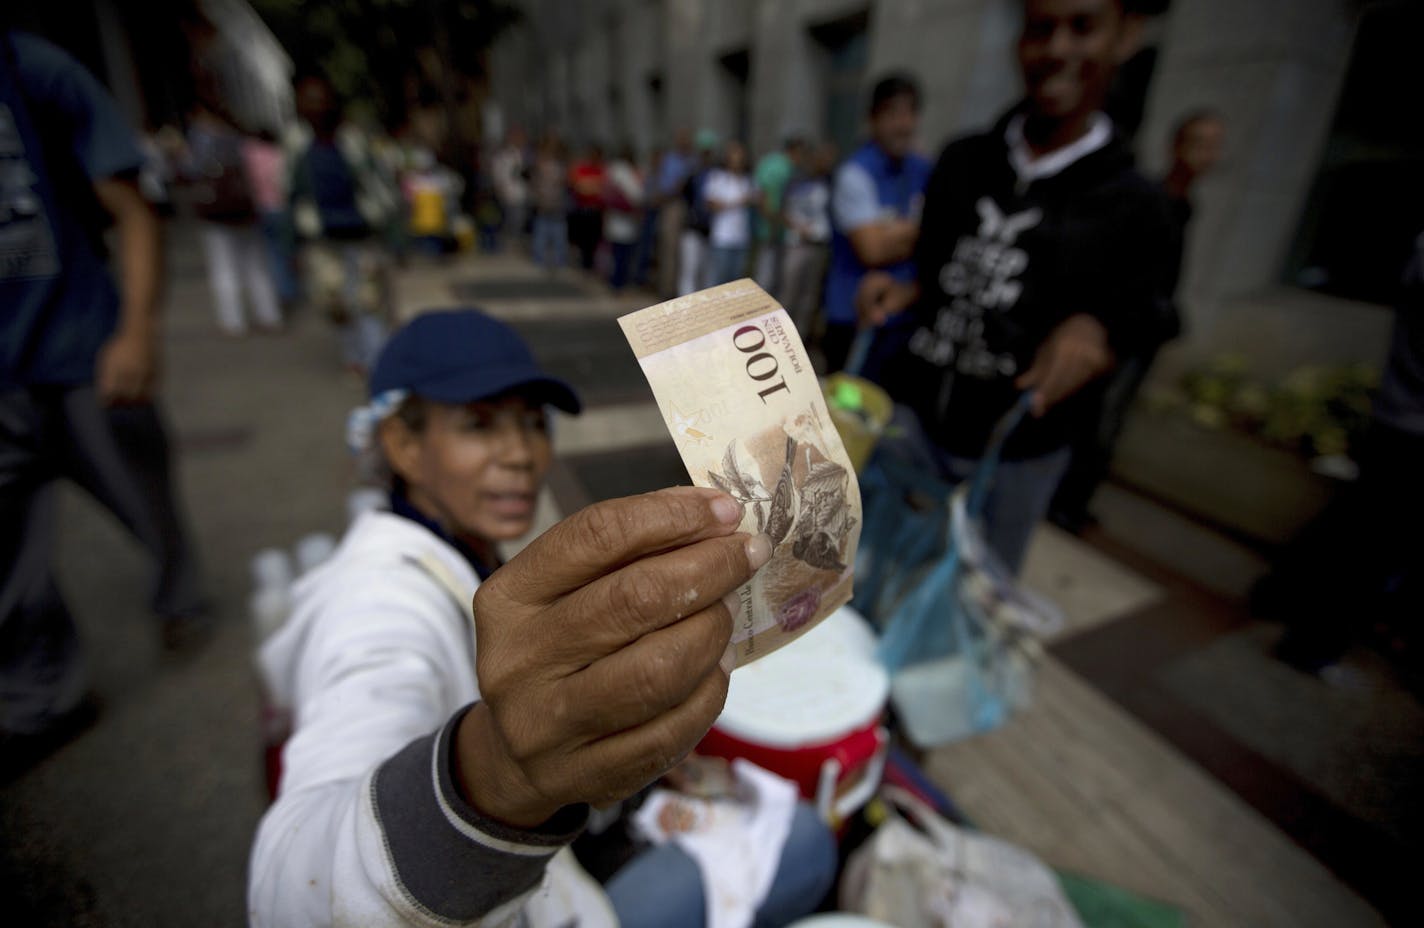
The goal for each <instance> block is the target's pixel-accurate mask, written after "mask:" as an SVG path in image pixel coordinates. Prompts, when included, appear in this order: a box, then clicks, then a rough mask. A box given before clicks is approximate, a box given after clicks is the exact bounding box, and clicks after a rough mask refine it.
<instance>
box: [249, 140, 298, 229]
mask: <svg viewBox="0 0 1424 928" xmlns="http://www.w3.org/2000/svg"><path fill="white" fill-rule="evenodd" d="M285 161H286V159H285V158H284V157H283V156H282V149H281V146H279V145H275V144H273V143H271V142H264V141H263V140H262V139H245V140H244V141H243V143H242V164H243V167H244V168H245V169H246V170H247V184H248V187H249V188H250V189H251V192H252V202H253V204H255V205H256V207H257V209H258V210H259V211H261V212H264V213H275V212H279V211H280V210H282V209H283V208H285V207H286V205H287V191H286V186H287V177H286V164H285Z"/></svg>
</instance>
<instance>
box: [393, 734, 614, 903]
mask: <svg viewBox="0 0 1424 928" xmlns="http://www.w3.org/2000/svg"><path fill="white" fill-rule="evenodd" d="M468 711H469V707H468V706H467V707H465V708H464V709H461V710H460V711H459V712H457V713H455V715H454V717H453V718H451V719H450V721H449V722H448V723H447V724H446V725H445V727H444V728H443V729H441V730H440V731H439V732H437V733H436V734H434V735H429V736H427V737H424V738H418V739H416V740H415V741H412V742H411V743H410V744H409V745H407V746H406V747H405V748H403V749H401V751H400V752H399V753H397V754H396V755H394V756H393V757H391V758H390V760H388V761H386V762H385V763H384V764H382V765H381V766H380V768H378V769H377V771H376V775H375V776H374V777H373V778H372V781H371V799H372V803H373V804H374V807H375V812H376V819H377V821H378V822H379V823H380V827H381V831H382V833H383V834H384V836H385V843H386V849H387V853H388V854H389V856H390V860H391V864H392V866H393V868H394V870H395V875H396V879H397V880H398V881H399V883H400V885H401V886H402V888H403V889H404V891H405V893H406V894H407V895H408V896H409V897H410V901H411V902H412V903H414V904H415V905H416V906H418V907H419V908H421V909H423V910H425V911H427V912H429V913H430V914H433V915H435V916H436V917H438V918H443V919H449V920H451V921H456V922H464V921H472V920H474V919H477V918H479V917H480V916H482V915H484V914H485V913H487V912H489V911H490V910H492V909H495V908H497V907H498V906H500V905H502V904H504V903H506V902H508V901H509V900H511V899H513V898H515V897H517V896H519V895H522V894H523V893H527V892H529V891H530V890H532V889H534V888H535V887H536V886H538V885H539V881H540V880H541V879H542V878H543V875H544V868H545V867H546V866H547V865H548V863H549V859H550V858H551V857H553V856H554V854H555V853H557V852H558V851H559V849H560V848H562V847H564V846H565V845H567V844H568V843H569V842H571V841H572V840H573V839H574V838H575V837H576V836H577V835H578V833H579V832H580V831H582V830H583V827H584V823H585V822H586V821H587V820H588V806H585V805H577V806H569V807H567V808H565V809H563V810H561V811H560V812H559V813H558V814H557V815H555V816H554V817H553V818H552V819H550V820H549V821H548V822H547V823H546V824H545V825H543V826H541V827H540V828H538V829H535V830H532V831H523V830H519V829H515V828H510V827H509V826H507V825H501V824H500V823H498V822H496V821H493V820H491V819H489V818H487V817H486V816H484V815H481V814H480V813H479V812H478V811H476V810H475V808H474V807H473V806H471V805H470V804H469V803H468V802H466V801H465V799H464V797H463V796H461V795H460V791H459V789H458V788H457V787H456V785H455V778H454V775H453V770H454V763H453V758H452V756H451V742H452V740H453V738H454V732H455V726H456V725H458V724H459V722H460V719H461V718H463V717H464V715H465V713H466V712H468Z"/></svg>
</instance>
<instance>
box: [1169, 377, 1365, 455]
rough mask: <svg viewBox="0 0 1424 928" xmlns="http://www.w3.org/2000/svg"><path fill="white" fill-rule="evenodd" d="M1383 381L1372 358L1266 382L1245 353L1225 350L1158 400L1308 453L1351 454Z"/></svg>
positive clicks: (1195, 417) (1210, 424)
mask: <svg viewBox="0 0 1424 928" xmlns="http://www.w3.org/2000/svg"><path fill="white" fill-rule="evenodd" d="M1378 386H1379V373H1378V371H1377V370H1375V369H1374V368H1373V367H1371V366H1369V365H1367V364H1349V365H1335V366H1326V365H1311V366H1306V367H1300V368H1297V369H1296V370H1293V371H1291V372H1290V374H1288V375H1287V376H1286V377H1284V378H1283V379H1282V380H1281V381H1280V382H1279V383H1275V384H1266V383H1262V382H1261V381H1260V380H1259V379H1257V378H1254V377H1252V375H1251V372H1250V368H1249V365H1248V363H1247V361H1246V359H1245V358H1244V357H1242V356H1241V355H1222V356H1220V357H1218V358H1214V359H1212V360H1210V361H1208V362H1206V363H1205V364H1202V365H1200V366H1199V367H1196V368H1194V369H1192V370H1190V371H1188V372H1186V373H1185V374H1184V375H1183V376H1182V379H1181V382H1180V385H1179V387H1180V389H1179V390H1178V391H1177V392H1176V393H1175V394H1167V395H1165V396H1160V395H1159V396H1157V397H1155V398H1154V400H1153V405H1154V406H1155V407H1156V409H1157V410H1158V411H1179V412H1184V413H1185V414H1186V415H1187V416H1188V417H1189V418H1190V419H1191V420H1192V421H1193V422H1195V423H1197V424H1198V425H1201V426H1202V427H1204V428H1235V429H1238V430H1241V431H1244V432H1247V433H1249V434H1251V435H1255V436H1257V437H1259V438H1261V439H1262V440H1264V441H1266V442H1269V443H1270V444H1273V445H1277V446H1279V447H1282V448H1286V449H1289V450H1293V451H1297V452H1299V453H1301V454H1305V455H1307V456H1315V455H1330V454H1349V453H1350V452H1351V450H1352V449H1353V448H1354V447H1356V442H1357V441H1358V439H1359V437H1360V436H1361V435H1362V434H1363V433H1364V430H1365V428H1366V426H1367V425H1368V424H1369V417H1370V404H1371V401H1372V400H1373V397H1374V392H1375V390H1376V389H1377V388H1378Z"/></svg>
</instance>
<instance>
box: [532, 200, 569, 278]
mask: <svg viewBox="0 0 1424 928" xmlns="http://www.w3.org/2000/svg"><path fill="white" fill-rule="evenodd" d="M530 248H531V249H532V250H533V252H534V262H535V263H536V264H538V265H540V266H542V267H544V268H546V269H548V270H553V269H555V268H560V267H563V266H565V265H566V264H568V263H569V224H568V221H567V220H566V219H565V218H564V217H563V216H558V215H549V214H546V213H539V214H538V215H536V216H535V217H534V236H533V241H532V242H531V244H530Z"/></svg>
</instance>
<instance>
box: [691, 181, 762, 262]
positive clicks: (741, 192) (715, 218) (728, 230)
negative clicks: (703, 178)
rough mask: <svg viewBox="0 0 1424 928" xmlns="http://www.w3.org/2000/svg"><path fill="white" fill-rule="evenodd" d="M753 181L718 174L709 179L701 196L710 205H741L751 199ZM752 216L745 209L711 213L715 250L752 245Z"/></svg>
mask: <svg viewBox="0 0 1424 928" xmlns="http://www.w3.org/2000/svg"><path fill="white" fill-rule="evenodd" d="M751 194H752V181H751V178H750V177H748V176H747V175H745V174H733V173H732V172H731V171H722V170H717V171H713V172H712V173H710V174H708V175H707V182H706V184H705V185H704V186H703V188H702V196H703V198H704V199H705V200H706V201H707V202H708V204H711V203H713V202H714V201H716V202H721V203H742V204H746V203H747V201H748V200H749V199H750V198H751ZM751 241H752V228H751V215H750V212H749V208H748V207H747V206H746V205H743V206H741V207H738V208H736V209H724V210H718V211H716V212H714V213H712V240H711V244H712V247H713V248H746V247H748V246H749V245H751Z"/></svg>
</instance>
